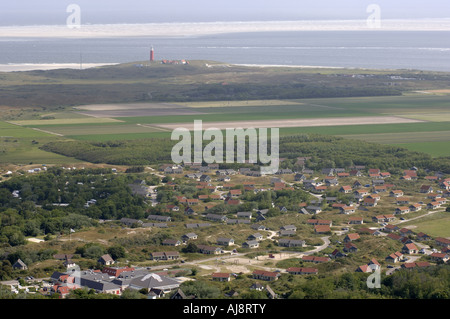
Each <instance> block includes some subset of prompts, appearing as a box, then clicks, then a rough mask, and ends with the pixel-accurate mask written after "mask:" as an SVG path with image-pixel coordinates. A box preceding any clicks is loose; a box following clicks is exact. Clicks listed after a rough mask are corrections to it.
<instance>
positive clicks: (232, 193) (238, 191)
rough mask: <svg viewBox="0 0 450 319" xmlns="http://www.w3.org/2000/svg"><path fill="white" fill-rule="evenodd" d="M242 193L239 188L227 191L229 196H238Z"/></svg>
mask: <svg viewBox="0 0 450 319" xmlns="http://www.w3.org/2000/svg"><path fill="white" fill-rule="evenodd" d="M241 195H242V191H241V190H240V189H230V191H229V192H228V197H230V198H238V197H239V196H241Z"/></svg>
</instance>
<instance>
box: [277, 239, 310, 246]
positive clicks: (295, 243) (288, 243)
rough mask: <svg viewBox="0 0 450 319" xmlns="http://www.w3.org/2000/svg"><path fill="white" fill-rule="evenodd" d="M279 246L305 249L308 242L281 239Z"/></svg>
mask: <svg viewBox="0 0 450 319" xmlns="http://www.w3.org/2000/svg"><path fill="white" fill-rule="evenodd" d="M278 245H279V246H281V247H305V246H306V242H305V241H304V240H299V239H279V240H278Z"/></svg>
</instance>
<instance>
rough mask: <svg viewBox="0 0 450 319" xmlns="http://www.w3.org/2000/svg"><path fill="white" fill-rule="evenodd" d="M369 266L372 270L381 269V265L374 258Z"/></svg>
mask: <svg viewBox="0 0 450 319" xmlns="http://www.w3.org/2000/svg"><path fill="white" fill-rule="evenodd" d="M367 265H368V266H369V267H370V268H371V269H380V268H381V265H380V263H379V262H378V261H377V260H376V259H375V258H372V259H371V260H370V261H369V263H368V264H367Z"/></svg>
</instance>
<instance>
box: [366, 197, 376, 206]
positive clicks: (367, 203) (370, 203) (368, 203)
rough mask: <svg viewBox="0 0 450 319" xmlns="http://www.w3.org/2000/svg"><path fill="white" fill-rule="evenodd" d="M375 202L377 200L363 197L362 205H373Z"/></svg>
mask: <svg viewBox="0 0 450 319" xmlns="http://www.w3.org/2000/svg"><path fill="white" fill-rule="evenodd" d="M377 204H378V203H377V200H376V199H374V198H370V197H367V198H365V199H364V201H363V206H369V207H375V206H377Z"/></svg>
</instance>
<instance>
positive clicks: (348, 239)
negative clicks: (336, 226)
mask: <svg viewBox="0 0 450 319" xmlns="http://www.w3.org/2000/svg"><path fill="white" fill-rule="evenodd" d="M359 238H360V237H359V234H357V233H351V234H347V236H345V238H344V243H349V242H352V241H354V240H358V239H359Z"/></svg>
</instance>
